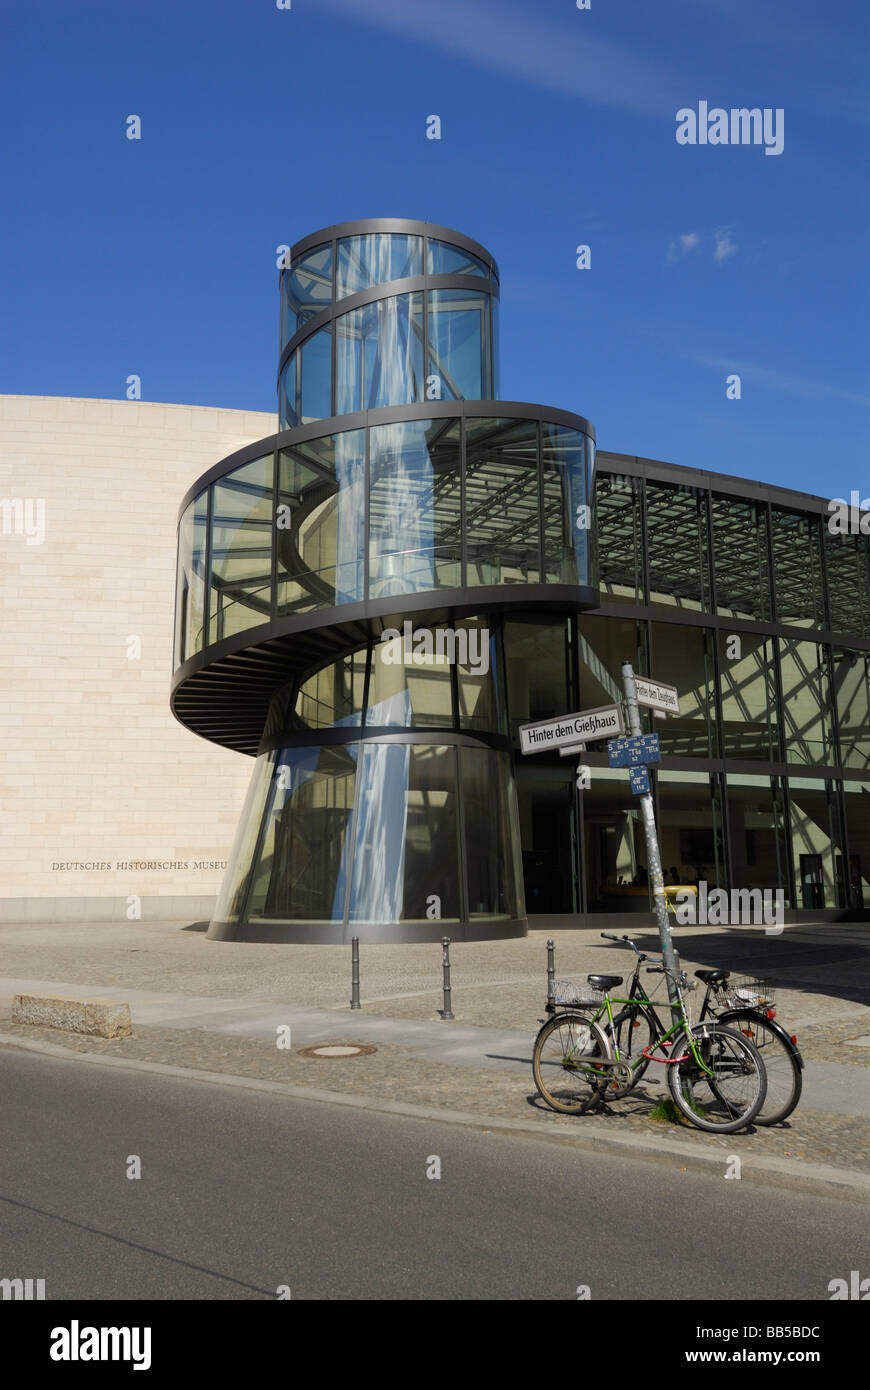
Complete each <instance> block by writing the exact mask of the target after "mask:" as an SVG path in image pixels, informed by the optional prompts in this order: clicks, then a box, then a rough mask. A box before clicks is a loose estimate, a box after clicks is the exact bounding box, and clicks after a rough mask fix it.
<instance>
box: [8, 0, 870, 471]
mask: <svg viewBox="0 0 870 1390" xmlns="http://www.w3.org/2000/svg"><path fill="white" fill-rule="evenodd" d="M4 50H5V57H4V59H3V64H4V73H3V84H2V89H3V90H2V102H3V106H4V108H5V118H6V126H7V139H6V141H5V142H4V143H5V147H6V150H5V155H4V162H5V177H4V182H3V186H4V191H5V193H6V212H5V216H4V218H3V225H2V233H0V235H2V242H3V251H4V255H3V265H4V275H3V281H4V321H5V325H6V331H5V333H4V335H3V348H2V357H0V390H2V391H4V392H20V393H27V394H37V395H43V394H48V395H72V396H97V397H118V398H123V397H124V395H125V390H126V387H125V382H126V378H127V376H128V375H129V374H130V373H136V374H137V375H139V376H140V377H141V379H142V395H143V398H144V399H148V400H158V401H176V402H184V403H190V404H197V405H211V406H215V405H220V406H229V407H239V408H248V409H256V410H274V409H275V399H276V397H275V370H276V364H277V347H278V293H277V271H276V268H275V257H276V247H277V246H279V245H280V244H282V243H292V242H294V241H296V240H297V239H298V238H300V237H302V236H304V235H306V234H307V233H308V232H310V231H313V230H315V229H316V228H319V227H323V226H326V225H328V224H330V223H333V222H339V221H344V220H350V219H354V218H360V217H373V216H408V217H415V218H421V219H425V220H428V221H432V222H438V223H442V224H445V225H447V226H449V227H455V228H457V229H459V230H461V231H464V232H466V233H467V234H469V235H470V236H472V237H475V238H476V239H477V240H478V241H481V242H483V243H484V245H486V246H487V247H488V248H489V249H490V250H491V251H492V252H493V254H494V255H495V257H496V259H497V260H498V262H499V265H500V268H501V273H502V314H501V349H502V381H501V394H502V396H504V397H506V398H511V399H517V400H526V401H534V402H543V403H546V404H549V405H556V406H561V407H563V408H565V409H569V410H575V411H577V412H579V413H580V414H583V415H586V416H587V417H588V418H589V419H591V420H592V421H593V423H594V424H595V426H596V429H597V433H598V441H599V446H600V447H601V448H604V449H610V450H615V451H618V452H624V453H637V454H644V455H647V456H649V457H653V458H659V459H667V460H671V461H673V462H676V463H681V464H687V465H690V466H696V467H704V468H710V469H712V470H714V471H721V472H726V473H732V474H736V475H739V476H745V477H749V478H757V479H764V480H767V481H772V482H779V483H783V484H787V485H790V486H793V487H797V488H799V489H803V490H806V491H810V492H816V493H819V494H822V495H824V496H834V495H841V496H846V495H848V493H849V491H850V490H851V489H852V488H857V489H859V491H860V492H861V495H862V496H866V495H867V493H868V492H870V463H868V449H867V446H868V435H870V428H868V426H870V372H868V366H870V312H868V310H870V271H868V246H870V237H868V231H870V194H868V154H870V149H868V144H870V142H868V134H870V82H868V78H867V73H868V71H870V9H868V6H867V4H866V0H826V3H825V4H824V5H822V4H819V3H818V2H817V0H764V3H759V0H658V2H657V3H649V0H647V3H642V2H641V0H591V9H589V10H585V11H579V10H578V9H577V8H576V0H292V9H291V10H289V11H286V10H279V9H278V8H277V6H276V4H275V0H184V3H179V0H147V3H139V4H122V3H118V0H106V3H103V2H102V0H84V3H81V4H77V5H70V4H69V3H59V0H42V2H41V3H39V4H35V5H30V6H25V5H18V6H15V7H14V10H12V11H7V18H6V36H5V42H4ZM702 100H703V101H707V102H708V103H709V105H710V106H711V107H712V106H721V107H724V108H726V109H730V108H731V107H742V106H748V107H755V106H758V107H761V108H764V107H770V108H774V109H775V108H782V109H783V110H784V112H785V118H784V132H785V144H784V149H783V152H782V154H780V155H774V156H768V155H765V153H764V149H763V147H760V146H752V145H750V146H742V145H737V146H718V147H716V146H711V145H707V146H702V145H696V146H680V145H678V144H677V142H676V139H675V131H676V120H675V116H676V112H677V110H678V109H680V108H682V107H693V108H697V105H698V102H699V101H702ZM433 113H434V114H438V115H439V116H440V117H441V120H442V123H443V138H442V139H441V140H440V141H430V140H427V139H426V136H425V126H426V117H427V116H428V115H430V114H433ZM129 114H137V115H139V116H140V117H141V119H142V139H141V141H129V140H127V138H126V135H125V130H126V124H125V122H126V118H127V116H128V115H129ZM580 243H586V244H588V245H589V246H590V247H591V251H592V264H591V269H589V270H588V271H579V270H577V268H576V265H575V247H576V246H577V245H578V244H580ZM731 372H736V373H739V374H740V376H741V379H742V399H741V400H739V401H729V400H727V399H726V395H725V378H726V376H727V375H728V374H729V373H731Z"/></svg>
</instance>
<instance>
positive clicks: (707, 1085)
mask: <svg viewBox="0 0 870 1390" xmlns="http://www.w3.org/2000/svg"><path fill="white" fill-rule="evenodd" d="M602 935H603V936H607V933H606V932H603V933H602ZM618 939H619V938H617V937H608V940H613V941H617V940H618ZM624 940H625V941H626V943H628V944H629V945H630V946H631V948H632V949H633V950H634V951H635V953H636V955H637V957H638V961H637V966H636V969H635V972H634V978H633V980H632V987H631V990H630V993H629V997H628V998H619V999H614V998H613V997H612V996H611V994H610V993H609V991H610V990H612V989H615V988H616V987H617V986H618V985H621V984H622V976H621V975H599V974H594V975H588V976H587V980H588V982H589V992H583V991H580V990H578V989H577V987H576V986H573V985H570V984H567V983H566V984H563V986H562V987H561V998H557V999H556V1000H554V1005H556V1004H561V1005H563V1006H564V1008H563V1011H562V1012H555V1013H554V1016H553V1017H551V1018H550V1019H548V1020H547V1021H546V1022H545V1023H544V1024H543V1027H542V1028H541V1029H540V1031H539V1032H538V1036H537V1038H536V1039H535V1047H534V1052H533V1055H532V1070H533V1073H534V1077H535V1083H536V1085H537V1087H538V1090H539V1092H540V1094H541V1096H542V1097H543V1099H544V1101H545V1102H546V1104H547V1105H549V1106H550V1108H551V1109H553V1110H557V1111H559V1112H560V1113H561V1114H568V1115H577V1114H584V1113H586V1112H587V1111H589V1110H591V1109H593V1108H597V1107H598V1106H599V1105H600V1104H601V1102H602V1101H603V1100H604V1098H605V1096H606V1097H607V1099H610V1100H618V1099H620V1098H621V1097H622V1096H625V1095H627V1094H628V1093H629V1091H631V1090H632V1089H633V1087H634V1086H635V1085H636V1084H637V1082H638V1081H639V1080H640V1077H641V1076H642V1075H643V1073H644V1072H645V1071H646V1069H647V1067H648V1066H649V1063H650V1062H660V1063H663V1064H665V1065H666V1066H667V1078H668V1089H669V1090H670V1093H671V1096H672V1098H673V1101H674V1104H675V1105H676V1106H677V1109H678V1110H679V1111H680V1112H681V1114H682V1115H684V1116H685V1118H686V1119H688V1120H689V1121H690V1122H691V1123H692V1124H693V1125H695V1126H696V1127H697V1128H698V1129H702V1130H705V1131H707V1132H709V1133H714V1134H731V1133H734V1132H735V1131H736V1130H739V1129H745V1128H746V1127H747V1126H748V1125H750V1124H751V1123H752V1121H753V1120H754V1119H755V1117H756V1115H757V1114H758V1113H759V1111H760V1110H761V1108H762V1106H763V1104H764V1099H765V1095H766V1091H767V1077H766V1073H765V1069H764V1062H763V1060H762V1058H761V1056H760V1054H759V1052H758V1049H757V1048H756V1047H755V1045H754V1044H753V1043H752V1042H751V1040H750V1039H749V1038H747V1037H746V1036H745V1034H743V1033H741V1032H738V1031H736V1030H734V1029H732V1028H729V1027H727V1026H726V1025H725V1024H723V1023H720V1022H719V1021H718V1020H716V1021H707V1020H704V1021H700V1020H699V1022H698V1023H696V1024H694V1025H693V1024H692V1023H691V1021H690V1020H689V1017H688V1014H687V1012H686V1005H685V999H684V994H685V992H686V991H687V990H688V989H694V988H696V986H695V985H693V984H690V983H689V981H688V979H687V977H686V972H685V971H684V970H683V971H681V972H680V974H679V975H678V976H677V975H674V974H673V973H672V972H670V971H668V970H667V969H666V967H665V966H664V965H655V966H648V967H647V973H649V974H665V975H670V978H671V979H672V980H673V982H674V985H675V988H676V995H677V1002H676V1003H674V1004H669V1006H668V1007H669V1008H670V1009H671V1012H672V1015H674V1016H675V1022H673V1023H672V1025H671V1027H670V1028H668V1029H667V1030H665V1028H664V1027H663V1025H662V1023H661V1020H660V1019H659V1017H658V1014H657V1013H656V1012H655V1007H654V1005H653V1002H652V1000H651V999H650V998H649V995H648V994H647V993H646V991H645V989H644V988H643V985H642V984H641V983H640V971H641V966H642V965H643V964H644V963H645V962H646V961H647V960H648V959H649V957H648V956H647V955H646V953H645V952H642V951H639V950H638V948H637V947H636V946H635V945H634V942H632V941H630V939H629V938H628V937H625V938H624ZM614 1003H617V1004H623V1005H625V1006H626V1007H625V1008H624V1009H623V1010H622V1011H621V1012H620V1013H619V1014H618V1015H617V1016H616V1017H614V1014H613V1004H614ZM639 1014H642V1015H643V1017H644V1018H645V1019H646V1020H647V1023H648V1027H649V1030H650V1037H649V1041H648V1042H647V1044H646V1045H645V1046H643V1047H638V1046H635V1045H634V1044H635V1039H634V1031H635V1028H636V1027H639V1020H638V1015H639ZM605 1015H606V1017H607V1025H606V1027H605V1028H602V1026H601V1020H602V1019H603V1018H604V1016H605ZM656 1053H660V1055H658V1056H657V1055H656Z"/></svg>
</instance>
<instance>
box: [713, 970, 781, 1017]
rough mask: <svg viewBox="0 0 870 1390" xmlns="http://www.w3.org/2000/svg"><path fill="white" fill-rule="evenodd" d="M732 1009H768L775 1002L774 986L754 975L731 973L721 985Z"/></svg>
mask: <svg viewBox="0 0 870 1390" xmlns="http://www.w3.org/2000/svg"><path fill="white" fill-rule="evenodd" d="M722 993H723V994H724V995H725V997H726V998H727V1000H728V1006H729V1008H732V1009H770V1008H772V1007H773V1005H774V1004H775V1003H776V987H775V986H774V985H772V984H771V983H770V981H769V980H759V979H757V978H756V976H754V975H732V976H731V979H730V980H726V981H725V982H724V984H723V986H722Z"/></svg>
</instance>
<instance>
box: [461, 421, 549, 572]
mask: <svg viewBox="0 0 870 1390" xmlns="http://www.w3.org/2000/svg"><path fill="white" fill-rule="evenodd" d="M465 430H466V483H465V514H466V527H467V533H468V577H467V581H466V582H467V583H468V584H469V585H475V584H487V585H488V584H538V583H540V548H539V542H538V535H539V530H538V528H539V524H540V523H539V516H540V506H539V498H538V442H537V441H538V435H537V426H536V424H535V423H534V421H533V420H489V419H485V420H476V419H466V422H465Z"/></svg>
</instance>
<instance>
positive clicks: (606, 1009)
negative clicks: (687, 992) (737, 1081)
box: [592, 960, 715, 1076]
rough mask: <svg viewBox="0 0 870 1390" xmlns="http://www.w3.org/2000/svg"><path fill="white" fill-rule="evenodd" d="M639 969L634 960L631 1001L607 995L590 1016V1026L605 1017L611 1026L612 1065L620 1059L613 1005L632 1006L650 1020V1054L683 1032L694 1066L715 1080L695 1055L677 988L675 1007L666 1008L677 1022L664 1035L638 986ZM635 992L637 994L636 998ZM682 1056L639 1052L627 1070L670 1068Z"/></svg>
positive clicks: (697, 1054)
mask: <svg viewBox="0 0 870 1390" xmlns="http://www.w3.org/2000/svg"><path fill="white" fill-rule="evenodd" d="M641 965H642V961H641V960H638V962H637V965H636V966H635V971H634V976H633V978H632V981H631V984H630V985H629V991H630V994H631V995H632V996H633V997H631V998H628V999H626V998H620V997H619V996H615V995H611V994H609V993H605V995H604V1002H603V1003H602V1004H601V1006H600V1007H599V1009H598V1011H597V1013H595V1014H594V1015H593V1016H592V1021H593V1023H598V1022H600V1020H601V1019H602V1018H603V1017H604V1016H605V1014H606V1016H607V1021H608V1023H609V1024H610V1025H611V1027H610V1036H611V1037H612V1038H613V1049H614V1061H617V1062H621V1061H622V1060H623V1059H622V1058H621V1057H620V1055H619V1045H618V1043H617V1042H616V1034H615V1032H614V1031H613V1005H614V1004H621V1005H628V1006H629V1007H632V1006H634V1007H637V1008H643V1009H644V1010H645V1011H646V1012H647V1016H648V1017H649V1018H650V1020H651V1022H652V1023H653V1024H654V1027H655V1033H656V1039H655V1042H654V1044H653V1046H652V1048H651V1049H650V1052H655V1051H657V1050H658V1048H660V1047H662V1046H663V1045H664V1044H665V1043H667V1042H668V1041H669V1040H671V1039H672V1038H673V1037H674V1035H675V1034H678V1033H680V1032H683V1033H685V1035H686V1039H687V1041H688V1044H689V1051H690V1052H691V1054H692V1058H693V1060H694V1062H695V1063H696V1065H697V1066H699V1067H700V1069H701V1071H702V1072H704V1073H705V1074H706V1075H707V1076H715V1072H713V1071H712V1070H711V1068H710V1067H708V1066H707V1064H706V1063H705V1062H704V1060H703V1059H702V1057H701V1055H700V1053H699V1051H698V1046H697V1043H696V1042H695V1039H694V1037H693V1034H692V1025H691V1023H690V1021H689V1018H688V1015H687V1014H686V1006H685V1002H684V1000H683V992H682V990H681V989H680V988H679V985H678V986H677V997H678V999H679V1003H677V1004H670V1003H669V1004H668V1008H669V1009H670V1010H671V1011H672V1012H673V1013H677V1014H678V1017H677V1021H676V1022H675V1023H673V1024H672V1025H671V1027H670V1028H668V1029H667V1031H665V1029H664V1028H663V1026H662V1021H661V1019H660V1018H659V1016H658V1014H657V1012H656V1008H655V1005H654V1003H653V1001H652V1000H651V999H650V997H649V995H648V994H647V992H646V990H645V989H644V987H643V985H642V984H641V982H640V970H641ZM638 991H640V993H639V995H638ZM705 1003H706V1000H705ZM699 1022H703V1018H701V1019H700V1020H699ZM685 1056H686V1054H685V1053H683V1055H682V1056H681V1057H654V1056H651V1055H649V1054H648V1053H647V1052H643V1053H642V1054H641V1056H640V1057H639V1058H638V1059H637V1061H635V1062H629V1066H630V1067H631V1070H632V1072H635V1071H637V1070H638V1068H639V1067H641V1066H643V1064H644V1063H645V1062H659V1063H661V1064H663V1065H665V1066H669V1065H672V1064H673V1063H674V1062H678V1061H679V1062H681V1061H683V1060H684V1059H685Z"/></svg>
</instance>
